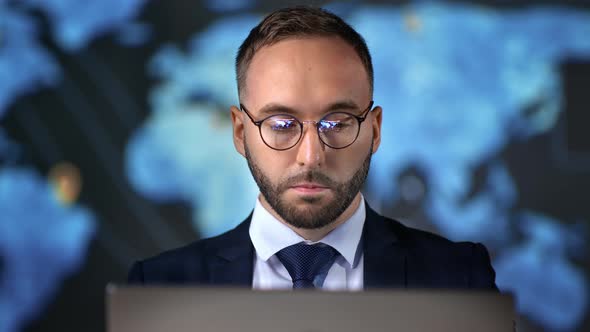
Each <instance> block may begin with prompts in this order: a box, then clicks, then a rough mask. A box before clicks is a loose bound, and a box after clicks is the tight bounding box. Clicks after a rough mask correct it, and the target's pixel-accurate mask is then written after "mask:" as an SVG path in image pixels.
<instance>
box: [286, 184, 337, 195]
mask: <svg viewBox="0 0 590 332" xmlns="http://www.w3.org/2000/svg"><path fill="white" fill-rule="evenodd" d="M291 188H293V189H295V190H296V191H299V192H302V193H317V192H321V191H324V190H327V189H329V188H328V187H326V186H323V185H321V184H318V183H310V182H305V183H298V184H296V185H294V186H292V187H291Z"/></svg>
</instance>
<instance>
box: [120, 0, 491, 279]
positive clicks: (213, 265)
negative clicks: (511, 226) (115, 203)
mask: <svg viewBox="0 0 590 332" xmlns="http://www.w3.org/2000/svg"><path fill="white" fill-rule="evenodd" d="M236 73H237V82H238V93H239V98H240V106H239V107H237V106H233V107H231V119H232V123H233V139H234V144H235V147H236V150H237V151H238V152H239V153H240V154H241V155H242V156H244V157H245V158H246V160H247V162H248V166H249V167H250V170H251V172H252V175H253V177H254V179H255V180H256V183H257V184H258V187H259V189H260V193H261V194H260V195H259V197H258V201H257V203H256V206H255V207H254V211H253V212H252V214H251V215H250V216H249V217H248V218H247V219H246V220H245V221H244V222H243V223H241V224H240V225H239V226H237V227H236V228H235V229H233V230H231V231H229V232H227V233H225V234H222V235H220V236H217V237H214V238H210V239H205V240H200V241H196V242H194V243H192V244H190V245H188V246H186V247H183V248H180V249H176V250H172V251H169V252H165V253H163V254H160V255H158V256H156V257H154V258H150V259H147V260H144V261H139V262H137V263H135V264H134V266H133V267H132V269H131V271H130V273H129V281H130V282H132V283H142V284H208V285H241V286H246V287H252V288H255V289H289V288H323V289H339V290H362V289H368V288H377V287H390V288H394V287H396V288H397V287H402V288H403V287H405V288H410V287H414V288H479V289H496V286H495V282H494V278H495V276H494V271H493V269H492V267H491V265H490V260H489V257H488V253H487V251H486V249H485V248H484V247H483V246H482V245H481V244H474V243H467V242H464V243H453V242H451V241H449V240H446V239H444V238H441V237H439V236H437V235H434V234H430V233H426V232H423V231H419V230H415V229H412V228H408V227H405V226H403V225H402V224H400V223H399V222H397V221H395V220H391V219H388V218H385V217H383V216H380V215H378V214H377V213H376V212H375V211H373V210H372V209H371V208H370V207H369V205H368V204H367V203H366V202H365V201H364V199H363V196H362V194H361V193H360V189H361V187H362V185H363V183H364V181H365V179H366V177H367V173H368V170H369V164H370V161H371V156H372V154H373V153H375V152H376V151H377V149H378V148H379V145H380V137H381V117H382V109H381V107H379V106H376V107H373V101H372V94H373V68H372V63H371V57H370V54H369V51H368V48H367V46H366V44H365V42H364V40H363V38H362V37H361V36H360V35H359V34H358V33H357V32H356V31H354V30H353V29H352V28H351V27H350V26H348V25H347V24H346V23H345V22H344V21H342V19H340V18H339V17H337V16H335V15H334V14H332V13H329V12H327V11H325V10H322V9H318V8H310V7H296V8H287V9H282V10H278V11H276V12H274V13H272V14H270V15H269V16H267V17H266V18H265V19H264V20H263V21H262V22H261V23H260V24H259V25H258V26H256V27H255V28H254V29H252V31H251V32H250V34H249V36H248V37H247V38H246V40H245V41H244V42H243V44H242V46H241V47H240V49H239V51H238V55H237V59H236ZM391 116H395V115H394V114H392V115H391ZM388 148H390V149H393V148H395V147H388ZM228 203H229V204H231V202H228Z"/></svg>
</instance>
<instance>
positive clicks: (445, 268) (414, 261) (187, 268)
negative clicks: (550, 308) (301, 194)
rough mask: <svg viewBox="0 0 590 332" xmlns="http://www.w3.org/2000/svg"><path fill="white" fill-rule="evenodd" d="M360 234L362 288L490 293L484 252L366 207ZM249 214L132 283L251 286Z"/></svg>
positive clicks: (136, 268)
mask: <svg viewBox="0 0 590 332" xmlns="http://www.w3.org/2000/svg"><path fill="white" fill-rule="evenodd" d="M366 206H367V209H366V211H367V216H366V220H365V226H364V229H363V241H362V243H363V250H364V287H365V289H371V288H447V289H463V288H474V289H493V290H497V288H496V285H495V273H494V270H493V268H492V266H491V265H490V259H489V256H488V252H487V250H486V249H485V247H484V246H483V245H481V244H478V243H471V242H451V241H449V240H447V239H445V238H442V237H440V236H437V235H434V234H431V233H428V232H424V231H420V230H416V229H413V228H409V227H406V226H404V225H402V224H401V223H399V222H397V221H395V220H392V219H389V218H386V217H383V216H381V215H379V214H377V213H376V212H375V211H373V210H372V209H371V208H370V207H369V206H368V204H367V205H366ZM251 216H252V215H250V216H249V217H248V218H246V220H245V221H244V222H242V223H241V224H240V225H238V226H237V227H236V228H235V229H233V230H231V231H228V232H226V233H224V234H222V235H219V236H217V237H213V238H209V239H203V240H199V241H196V242H193V243H192V244H189V245H187V246H185V247H181V248H178V249H175V250H171V251H167V252H164V253H162V254H160V255H158V256H155V257H152V258H149V259H146V260H142V261H138V262H136V263H135V264H134V265H133V267H132V268H131V270H130V272H129V277H128V281H129V282H130V283H133V284H156V285H166V284H174V285H182V284H185V285H186V284H200V285H219V286H244V287H251V286H252V277H253V268H254V246H253V245H252V241H251V240H250V235H249V233H248V229H249V226H250V219H251Z"/></svg>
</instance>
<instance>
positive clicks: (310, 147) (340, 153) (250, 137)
mask: <svg viewBox="0 0 590 332" xmlns="http://www.w3.org/2000/svg"><path fill="white" fill-rule="evenodd" d="M370 101H371V91H370V85H369V81H368V78H367V73H366V70H365V68H364V66H363V64H362V62H361V60H360V58H359V57H358V55H357V54H356V52H355V51H354V49H353V48H352V47H351V46H350V45H348V44H347V43H346V42H344V41H343V40H342V39H340V38H337V37H312V38H297V39H295V38H293V39H287V40H284V41H281V42H278V43H276V44H274V45H271V46H266V47H263V48H261V49H260V50H259V51H258V52H257V53H256V55H255V56H254V58H253V59H252V62H251V63H250V67H249V68H248V71H247V77H246V84H245V87H244V88H243V89H242V95H241V102H242V104H244V106H245V107H246V108H247V109H248V110H249V111H250V113H251V114H252V117H253V118H254V120H256V121H259V120H262V119H264V118H265V117H267V116H268V115H270V114H273V113H277V114H278V113H292V115H293V116H295V117H296V118H297V119H299V120H300V121H318V120H319V119H321V118H322V117H323V116H324V115H326V114H328V113H330V112H334V111H343V112H348V113H352V114H355V115H361V113H362V112H363V110H365V109H366V108H367V106H368V105H369V103H370ZM335 105H348V106H340V107H336V108H335ZM269 110H270V112H269ZM232 122H233V125H234V143H235V145H236V149H237V150H238V152H240V153H241V154H242V155H243V156H245V157H246V159H247V161H248V165H249V167H250V170H251V171H252V175H253V176H254V179H255V180H256V182H257V184H258V186H259V188H260V191H261V193H262V196H263V197H262V198H263V199H262V203H263V205H266V206H267V207H270V208H271V209H272V211H271V212H274V214H275V216H277V217H279V218H280V219H282V220H283V221H285V222H287V223H288V224H290V225H292V226H294V227H296V228H303V229H315V228H320V227H324V226H327V225H329V224H331V223H333V222H334V221H336V220H338V219H341V218H342V217H343V216H345V215H346V216H348V215H347V214H351V213H352V212H350V211H348V210H350V206H351V202H352V201H353V200H354V199H355V198H357V197H358V195H359V190H360V188H361V186H362V184H363V183H364V181H365V179H366V177H367V172H368V170H369V164H370V159H371V155H372V153H374V152H375V151H376V150H377V148H378V147H379V143H380V127H381V109H380V108H379V107H376V108H375V110H373V111H372V112H370V113H369V114H368V115H367V119H366V120H365V121H364V122H363V123H362V124H361V128H360V133H359V135H358V138H357V140H356V141H355V142H354V143H353V144H352V145H350V146H348V147H346V148H344V149H333V148H330V147H328V146H326V145H324V144H323V143H322V141H321V140H320V138H319V137H318V134H317V130H316V128H315V126H314V124H313V123H308V124H304V128H303V137H302V138H301V140H300V141H299V142H298V143H297V144H296V145H295V146H294V147H292V148H290V149H288V150H285V151H277V150H273V149H271V148H270V147H268V146H267V145H266V144H265V143H264V142H263V141H262V139H261V137H260V134H259V130H258V128H257V127H256V126H255V125H254V124H253V123H252V122H251V121H250V119H248V117H247V116H246V114H244V113H243V112H241V111H240V110H238V109H237V108H235V107H232Z"/></svg>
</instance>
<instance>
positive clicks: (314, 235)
mask: <svg viewBox="0 0 590 332" xmlns="http://www.w3.org/2000/svg"><path fill="white" fill-rule="evenodd" d="M260 203H261V204H262V206H264V208H265V209H266V210H267V211H269V212H270V213H271V214H272V215H273V216H274V217H275V218H276V219H277V220H279V221H280V222H282V223H283V224H284V225H286V226H287V227H289V228H290V229H292V230H293V231H294V232H295V233H297V234H298V235H299V236H301V237H302V238H304V239H306V240H308V241H312V242H317V241H319V240H321V239H323V238H324V237H326V235H328V234H329V233H330V232H331V231H333V230H334V229H336V227H338V226H340V225H342V224H343V223H344V222H345V221H346V220H348V219H350V217H351V216H352V215H353V213H354V212H355V211H356V209H357V208H358V207H359V204H360V203H361V193H360V192H359V193H357V195H356V196H355V198H354V199H353V200H352V203H350V205H349V206H348V207H347V208H346V210H344V212H342V214H341V215H340V216H339V217H338V218H336V219H335V220H334V221H333V222H331V223H330V224H328V225H326V226H324V227H321V228H315V229H307V228H297V227H294V226H293V225H291V224H289V223H288V222H286V221H285V220H283V218H281V216H279V215H278V214H277V213H276V212H275V210H274V209H273V208H272V207H271V206H270V205H269V204H268V202H267V201H266V199H264V196H262V195H260Z"/></svg>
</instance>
